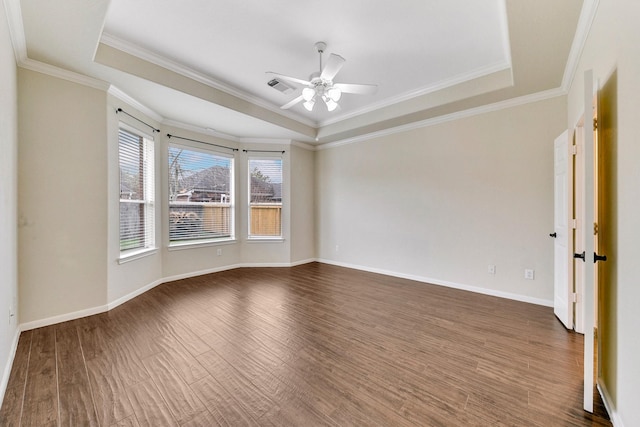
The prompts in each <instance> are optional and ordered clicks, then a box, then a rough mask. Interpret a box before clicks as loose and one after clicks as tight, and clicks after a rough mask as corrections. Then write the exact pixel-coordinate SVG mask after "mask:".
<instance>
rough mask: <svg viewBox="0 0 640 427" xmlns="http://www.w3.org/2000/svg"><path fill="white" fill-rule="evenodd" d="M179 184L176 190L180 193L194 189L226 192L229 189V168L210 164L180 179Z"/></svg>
mask: <svg viewBox="0 0 640 427" xmlns="http://www.w3.org/2000/svg"><path fill="white" fill-rule="evenodd" d="M179 184H180V186H179V188H178V191H179V192H181V193H182V192H186V191H191V190H195V189H198V190H200V191H205V189H206V191H214V192H216V193H228V192H229V191H230V190H229V169H228V168H225V167H223V166H212V167H210V168H207V169H204V170H201V171H200V172H196V173H194V174H192V175H189V176H187V177H185V178H183V179H181V180H180V183H179Z"/></svg>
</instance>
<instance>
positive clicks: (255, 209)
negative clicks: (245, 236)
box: [249, 203, 282, 236]
mask: <svg viewBox="0 0 640 427" xmlns="http://www.w3.org/2000/svg"><path fill="white" fill-rule="evenodd" d="M249 235H251V236H280V235H282V204H273V203H252V204H251V229H250V230H249Z"/></svg>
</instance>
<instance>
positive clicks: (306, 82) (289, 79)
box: [267, 71, 311, 86]
mask: <svg viewBox="0 0 640 427" xmlns="http://www.w3.org/2000/svg"><path fill="white" fill-rule="evenodd" d="M267 74H273V75H274V76H276V77H279V78H281V79H282V80H287V81H290V82H293V83H298V84H300V85H304V86H311V82H310V81H308V80H302V79H298V78H295V77H291V76H285V75H283V74H278V73H274V72H273V71H267Z"/></svg>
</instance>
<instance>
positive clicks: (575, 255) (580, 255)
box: [573, 251, 585, 262]
mask: <svg viewBox="0 0 640 427" xmlns="http://www.w3.org/2000/svg"><path fill="white" fill-rule="evenodd" d="M584 256H585V253H584V251H582V253H581V254H573V257H574V258H580V259H581V260H582V262H584Z"/></svg>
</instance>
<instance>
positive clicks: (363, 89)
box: [333, 83, 378, 95]
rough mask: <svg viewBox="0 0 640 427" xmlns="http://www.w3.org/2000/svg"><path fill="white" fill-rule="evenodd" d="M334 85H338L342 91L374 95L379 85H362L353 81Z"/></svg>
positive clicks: (334, 85)
mask: <svg viewBox="0 0 640 427" xmlns="http://www.w3.org/2000/svg"><path fill="white" fill-rule="evenodd" d="M333 87H336V88H338V89H340V90H341V91H342V93H355V94H358V95H373V94H374V93H376V92H377V91H378V85H360V84H353V83H334V84H333Z"/></svg>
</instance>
